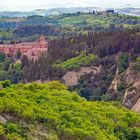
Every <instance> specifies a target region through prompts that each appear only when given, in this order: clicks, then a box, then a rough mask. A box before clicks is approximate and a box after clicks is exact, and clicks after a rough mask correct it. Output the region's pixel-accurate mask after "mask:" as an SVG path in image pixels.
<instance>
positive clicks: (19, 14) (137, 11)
mask: <svg viewBox="0 0 140 140" xmlns="http://www.w3.org/2000/svg"><path fill="white" fill-rule="evenodd" d="M93 10H96V11H102V10H105V8H104V9H103V8H99V7H71V8H52V9H36V10H34V11H29V12H20V11H12V12H11V11H4V12H0V17H3V16H5V17H27V16H32V15H41V16H49V15H59V14H63V13H77V12H83V13H87V12H92V11H93ZM115 11H116V12H118V13H120V14H127V15H137V16H140V8H122V9H115Z"/></svg>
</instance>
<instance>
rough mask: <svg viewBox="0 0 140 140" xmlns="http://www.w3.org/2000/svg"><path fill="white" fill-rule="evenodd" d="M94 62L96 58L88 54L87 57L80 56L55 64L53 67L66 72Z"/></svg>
mask: <svg viewBox="0 0 140 140" xmlns="http://www.w3.org/2000/svg"><path fill="white" fill-rule="evenodd" d="M96 60H97V56H95V55H93V54H89V55H86V54H82V55H79V56H77V57H74V58H71V59H68V60H66V61H64V62H59V63H55V64H54V65H53V67H54V68H56V69H59V68H61V69H62V70H64V71H68V70H73V69H78V68H80V67H81V66H87V65H89V64H91V63H92V62H94V61H96Z"/></svg>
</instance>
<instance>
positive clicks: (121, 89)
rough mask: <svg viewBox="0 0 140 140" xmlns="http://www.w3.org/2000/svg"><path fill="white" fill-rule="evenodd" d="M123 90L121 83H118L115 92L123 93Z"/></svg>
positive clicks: (123, 86)
mask: <svg viewBox="0 0 140 140" xmlns="http://www.w3.org/2000/svg"><path fill="white" fill-rule="evenodd" d="M124 89H125V85H124V84H123V83H119V84H118V85H117V90H118V91H123V90H124Z"/></svg>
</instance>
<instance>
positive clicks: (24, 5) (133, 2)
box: [0, 0, 140, 11]
mask: <svg viewBox="0 0 140 140" xmlns="http://www.w3.org/2000/svg"><path fill="white" fill-rule="evenodd" d="M87 6H90V7H92V6H96V7H105V8H120V7H126V6H127V7H137V8H140V0H0V11H6V10H12V11H30V10H33V9H48V8H54V7H87Z"/></svg>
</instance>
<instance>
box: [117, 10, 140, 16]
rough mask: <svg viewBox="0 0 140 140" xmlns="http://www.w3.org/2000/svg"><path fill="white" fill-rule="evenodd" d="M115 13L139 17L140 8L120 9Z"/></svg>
mask: <svg viewBox="0 0 140 140" xmlns="http://www.w3.org/2000/svg"><path fill="white" fill-rule="evenodd" d="M116 11H117V12H118V13H121V14H127V15H136V16H140V8H122V9H117V10H116Z"/></svg>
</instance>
